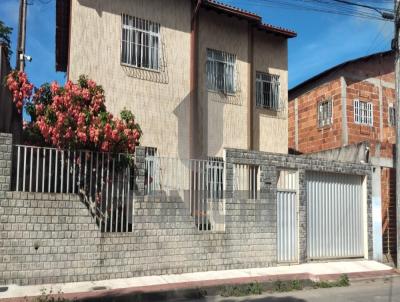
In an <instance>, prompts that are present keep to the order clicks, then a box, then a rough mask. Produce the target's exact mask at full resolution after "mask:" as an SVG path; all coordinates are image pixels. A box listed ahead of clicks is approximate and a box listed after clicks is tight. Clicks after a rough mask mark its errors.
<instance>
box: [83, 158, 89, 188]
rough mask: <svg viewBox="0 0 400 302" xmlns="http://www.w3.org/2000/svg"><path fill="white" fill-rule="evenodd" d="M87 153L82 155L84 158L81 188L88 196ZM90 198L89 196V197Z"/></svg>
mask: <svg viewBox="0 0 400 302" xmlns="http://www.w3.org/2000/svg"><path fill="white" fill-rule="evenodd" d="M88 154H89V153H88V151H85V153H84V158H85V170H84V172H83V173H84V174H85V175H84V176H83V188H84V190H85V193H86V194H88V190H87V174H88V173H87V169H88V167H87V166H88ZM89 196H90V195H89Z"/></svg>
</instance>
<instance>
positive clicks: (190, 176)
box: [188, 160, 193, 216]
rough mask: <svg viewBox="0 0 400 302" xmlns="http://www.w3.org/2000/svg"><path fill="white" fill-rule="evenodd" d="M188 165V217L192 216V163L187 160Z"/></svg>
mask: <svg viewBox="0 0 400 302" xmlns="http://www.w3.org/2000/svg"><path fill="white" fill-rule="evenodd" d="M188 164H189V201H190V205H189V209H190V215H191V216H193V204H192V203H193V198H192V197H193V196H192V193H193V191H192V185H193V167H192V162H191V161H190V160H188Z"/></svg>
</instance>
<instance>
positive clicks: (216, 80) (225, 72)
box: [206, 49, 236, 94]
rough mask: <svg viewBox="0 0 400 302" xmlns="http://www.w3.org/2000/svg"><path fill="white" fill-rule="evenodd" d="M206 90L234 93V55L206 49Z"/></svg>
mask: <svg viewBox="0 0 400 302" xmlns="http://www.w3.org/2000/svg"><path fill="white" fill-rule="evenodd" d="M206 72H207V87H208V90H211V91H218V92H223V93H226V94H234V93H235V92H236V76H235V72H236V56H235V55H233V54H229V53H226V52H223V51H219V50H214V49H207V68H206Z"/></svg>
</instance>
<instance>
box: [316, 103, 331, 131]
mask: <svg viewBox="0 0 400 302" xmlns="http://www.w3.org/2000/svg"><path fill="white" fill-rule="evenodd" d="M332 109H333V102H332V99H328V100H323V101H320V102H319V103H318V127H325V126H328V125H331V124H332V122H333V119H332V111H333V110H332Z"/></svg>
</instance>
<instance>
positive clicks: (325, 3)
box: [236, 0, 392, 21]
mask: <svg viewBox="0 0 400 302" xmlns="http://www.w3.org/2000/svg"><path fill="white" fill-rule="evenodd" d="M236 2H237V1H236ZM241 2H242V3H246V4H249V2H250V3H251V4H253V5H256V6H262V7H274V8H282V9H290V10H305V11H314V12H321V13H329V14H336V15H342V16H352V17H358V18H364V19H372V20H379V21H383V20H385V21H387V20H386V19H384V18H383V17H382V15H381V13H380V14H379V15H378V14H377V12H378V11H376V12H375V10H374V12H373V11H371V9H369V8H366V7H359V6H358V5H357V4H358V3H356V2H351V3H352V5H349V4H345V3H338V2H336V1H334V0H251V1H241ZM347 2H349V1H347ZM364 3H365V2H364ZM353 4H354V5H353ZM352 6H354V8H353V7H352ZM364 6H365V5H364ZM371 7H373V6H371ZM374 8H376V9H377V10H381V11H384V12H387V13H391V12H392V10H390V9H387V8H383V7H375V6H374Z"/></svg>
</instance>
